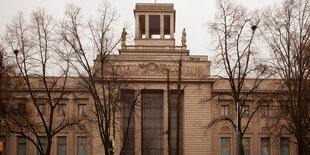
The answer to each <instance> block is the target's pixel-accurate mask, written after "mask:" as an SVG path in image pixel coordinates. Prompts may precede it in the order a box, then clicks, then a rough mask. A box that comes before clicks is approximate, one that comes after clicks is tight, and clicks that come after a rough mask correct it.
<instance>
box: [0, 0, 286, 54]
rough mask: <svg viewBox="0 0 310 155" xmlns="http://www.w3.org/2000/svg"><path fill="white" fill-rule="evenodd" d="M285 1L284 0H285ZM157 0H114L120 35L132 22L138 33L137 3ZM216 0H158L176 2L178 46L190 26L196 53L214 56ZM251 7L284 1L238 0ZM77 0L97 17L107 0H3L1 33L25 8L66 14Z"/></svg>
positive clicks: (88, 13)
mask: <svg viewBox="0 0 310 155" xmlns="http://www.w3.org/2000/svg"><path fill="white" fill-rule="evenodd" d="M281 1H282V0H281ZM154 2H155V0H110V3H111V4H112V6H113V7H114V8H115V9H116V10H117V13H118V15H119V19H118V28H117V29H118V30H119V34H120V33H121V29H122V27H123V26H124V25H128V26H129V27H128V30H127V31H128V33H130V34H134V27H135V26H134V16H133V9H134V8H135V3H154ZM215 2H216V0H157V3H174V8H175V10H176V32H175V39H176V45H180V44H181V43H180V42H181V41H180V40H181V31H182V29H183V28H186V32H187V45H188V49H189V50H190V51H191V54H193V55H209V56H212V55H213V54H212V51H211V50H212V48H211V45H212V44H211V36H210V35H209V32H208V29H207V26H206V23H208V22H210V21H212V19H213V18H214V14H215V12H216V6H215ZM234 2H236V3H241V4H242V5H243V6H245V7H246V8H248V9H250V10H255V9H260V8H263V7H268V6H273V5H276V4H279V2H280V0H234ZM68 3H73V4H75V5H77V6H78V7H81V8H82V13H83V17H84V18H89V17H92V18H94V17H96V14H97V13H98V8H99V7H100V5H101V4H102V3H103V0H0V34H1V35H3V33H4V32H5V29H6V25H7V24H8V23H10V22H11V21H12V17H14V16H16V15H17V13H18V11H22V12H23V13H24V15H25V17H26V18H27V19H29V16H30V14H31V12H32V11H33V9H36V8H38V7H41V8H45V9H46V10H47V12H48V13H49V14H51V15H52V16H53V17H54V18H56V19H60V18H62V17H63V16H64V9H65V6H66V4H68Z"/></svg>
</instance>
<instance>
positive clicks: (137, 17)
mask: <svg viewBox="0 0 310 155" xmlns="http://www.w3.org/2000/svg"><path fill="white" fill-rule="evenodd" d="M135 18H136V36H135V38H137V39H140V36H141V32H140V19H139V15H136V16H135Z"/></svg>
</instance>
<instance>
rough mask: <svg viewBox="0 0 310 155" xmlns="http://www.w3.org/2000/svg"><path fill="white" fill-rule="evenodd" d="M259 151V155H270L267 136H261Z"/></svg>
mask: <svg viewBox="0 0 310 155" xmlns="http://www.w3.org/2000/svg"><path fill="white" fill-rule="evenodd" d="M260 152H261V155H270V138H269V137H264V138H261V143H260Z"/></svg>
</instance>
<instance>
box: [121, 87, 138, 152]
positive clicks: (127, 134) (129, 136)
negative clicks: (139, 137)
mask: <svg viewBox="0 0 310 155" xmlns="http://www.w3.org/2000/svg"><path fill="white" fill-rule="evenodd" d="M121 99H122V103H123V129H124V130H123V141H124V142H125V140H126V142H125V144H124V154H126V155H127V154H128V155H134V154H135V108H134V107H133V106H134V105H133V104H135V103H134V100H135V92H134V91H130V90H128V91H127V90H126V91H125V90H123V91H122V96H121ZM128 123H129V124H128Z"/></svg>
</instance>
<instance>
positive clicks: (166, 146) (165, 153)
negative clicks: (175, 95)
mask: <svg viewBox="0 0 310 155" xmlns="http://www.w3.org/2000/svg"><path fill="white" fill-rule="evenodd" d="M168 110H169V107H168V91H167V90H164V155H168Z"/></svg>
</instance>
